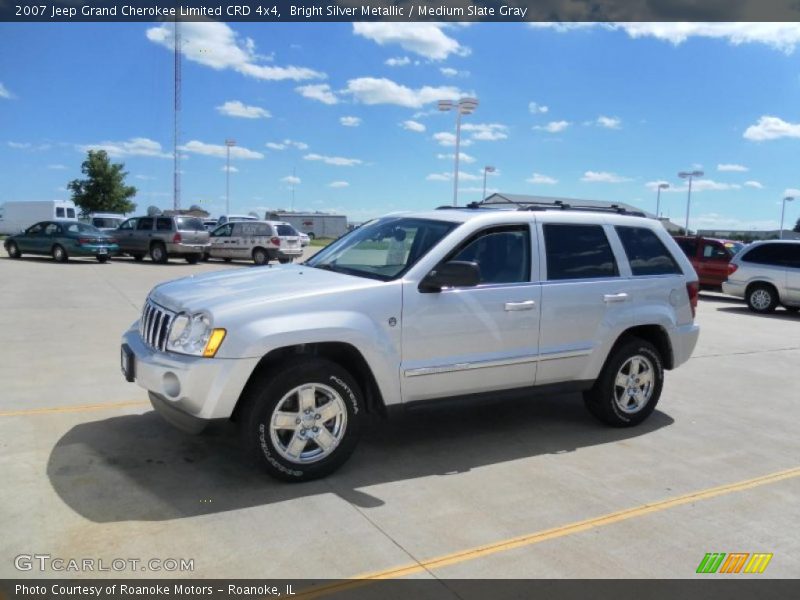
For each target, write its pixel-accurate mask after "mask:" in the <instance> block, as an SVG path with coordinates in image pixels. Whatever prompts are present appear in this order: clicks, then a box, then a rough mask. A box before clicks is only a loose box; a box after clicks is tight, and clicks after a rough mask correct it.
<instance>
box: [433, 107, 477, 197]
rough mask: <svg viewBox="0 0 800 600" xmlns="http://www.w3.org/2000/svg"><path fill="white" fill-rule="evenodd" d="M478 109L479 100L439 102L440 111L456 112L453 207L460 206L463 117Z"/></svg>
mask: <svg viewBox="0 0 800 600" xmlns="http://www.w3.org/2000/svg"><path fill="white" fill-rule="evenodd" d="M476 108H478V100H477V98H461V100H459V101H458V102H453V101H452V100H439V110H440V111H442V112H449V111H451V110H453V109H455V111H456V158H455V163H456V164H455V171H454V173H453V206H458V159H459V154H461V115H469V114H472V113H473V112H474V111H475V109H476Z"/></svg>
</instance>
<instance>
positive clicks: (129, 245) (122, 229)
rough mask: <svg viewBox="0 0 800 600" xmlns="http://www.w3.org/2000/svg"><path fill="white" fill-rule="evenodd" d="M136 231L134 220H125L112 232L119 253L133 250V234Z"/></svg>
mask: <svg viewBox="0 0 800 600" xmlns="http://www.w3.org/2000/svg"><path fill="white" fill-rule="evenodd" d="M135 231H136V218H133V219H127V220H126V221H123V222H122V224H121V225H120V226H119V227H117V229H116V230H115V231H114V239H116V240H117V244H119V249H120V252H132V251H133V249H134V243H133V234H134V232H135Z"/></svg>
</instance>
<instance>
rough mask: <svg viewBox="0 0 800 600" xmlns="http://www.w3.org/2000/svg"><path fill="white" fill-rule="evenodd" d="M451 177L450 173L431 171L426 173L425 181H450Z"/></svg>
mask: <svg viewBox="0 0 800 600" xmlns="http://www.w3.org/2000/svg"><path fill="white" fill-rule="evenodd" d="M452 178H453V174H452V173H431V174H430V175H428V176H427V177H426V178H425V180H426V181H450V180H451V179H452Z"/></svg>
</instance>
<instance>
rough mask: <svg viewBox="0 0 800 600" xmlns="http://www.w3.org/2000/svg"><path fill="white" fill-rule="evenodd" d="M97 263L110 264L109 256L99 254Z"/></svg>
mask: <svg viewBox="0 0 800 600" xmlns="http://www.w3.org/2000/svg"><path fill="white" fill-rule="evenodd" d="M97 262H99V263H100V264H103V263H107V262H108V256H103V255H102V254H98V255H97Z"/></svg>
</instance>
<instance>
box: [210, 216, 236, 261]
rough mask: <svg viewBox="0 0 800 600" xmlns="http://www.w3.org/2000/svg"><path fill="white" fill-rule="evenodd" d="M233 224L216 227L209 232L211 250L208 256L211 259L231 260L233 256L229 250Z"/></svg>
mask: <svg viewBox="0 0 800 600" xmlns="http://www.w3.org/2000/svg"><path fill="white" fill-rule="evenodd" d="M232 230H233V224H232V223H229V224H228V225H222V226H221V227H217V228H216V229H215V230H214V231H212V232H211V238H210V242H211V249H210V250H209V255H210V256H212V257H213V258H232V257H233V254H232V251H231V249H230V241H231V231H232Z"/></svg>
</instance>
